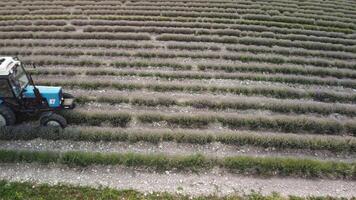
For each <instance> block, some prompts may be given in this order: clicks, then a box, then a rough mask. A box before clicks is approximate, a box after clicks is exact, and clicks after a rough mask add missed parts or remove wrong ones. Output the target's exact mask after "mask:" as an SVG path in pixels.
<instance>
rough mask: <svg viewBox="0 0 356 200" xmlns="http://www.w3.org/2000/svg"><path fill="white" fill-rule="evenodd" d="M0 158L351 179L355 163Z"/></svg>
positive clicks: (4, 154) (1, 154)
mask: <svg viewBox="0 0 356 200" xmlns="http://www.w3.org/2000/svg"><path fill="white" fill-rule="evenodd" d="M0 162H5V163H12V162H29V163H32V162H38V163H43V164H49V163H59V164H65V165H69V166H82V167H85V166H89V165H98V164H99V165H123V166H128V167H145V168H151V169H155V170H158V171H162V170H171V169H175V170H184V171H186V170H188V171H189V170H190V171H201V170H207V169H211V168H213V167H217V166H218V167H221V168H224V169H227V170H229V171H231V172H232V173H239V174H249V175H250V174H253V175H259V176H276V175H278V176H299V177H306V178H314V177H327V178H333V179H355V178H356V177H355V168H356V164H355V163H343V162H333V161H318V160H310V159H295V158H272V157H270V158H269V157H266V158H257V157H247V156H236V157H225V158H221V159H216V158H208V157H205V156H203V155H200V154H196V155H189V156H166V155H161V154H151V155H145V154H136V153H111V154H107V153H91V152H65V153H57V152H44V151H41V152H38V151H14V150H0Z"/></svg>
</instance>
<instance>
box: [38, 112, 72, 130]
mask: <svg viewBox="0 0 356 200" xmlns="http://www.w3.org/2000/svg"><path fill="white" fill-rule="evenodd" d="M40 124H41V126H48V127H60V128H65V127H66V126H67V120H66V119H65V118H64V117H62V116H61V115H58V114H56V113H44V114H43V115H42V116H41V118H40Z"/></svg>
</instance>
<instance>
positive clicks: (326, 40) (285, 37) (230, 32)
mask: <svg viewBox="0 0 356 200" xmlns="http://www.w3.org/2000/svg"><path fill="white" fill-rule="evenodd" d="M83 31H84V32H94V33H95V32H146V33H156V34H162V33H167V34H169V33H170V34H194V35H219V36H235V37H245V36H250V37H252V36H253V37H258V38H261V37H262V38H271V39H283V40H290V41H307V42H309V41H312V42H320V43H330V44H339V45H340V44H342V45H345V46H351V45H355V44H356V40H353V39H343V38H330V37H315V36H308V35H300V34H288V35H283V34H274V33H271V32H262V33H260V32H247V31H244V30H243V31H241V30H236V29H234V30H232V29H214V30H211V29H201V28H200V29H196V28H175V27H163V26H159V27H156V26H147V25H146V26H145V27H140V26H128V25H126V26H88V27H84V29H83ZM325 45H327V44H325ZM345 48H347V47H345Z"/></svg>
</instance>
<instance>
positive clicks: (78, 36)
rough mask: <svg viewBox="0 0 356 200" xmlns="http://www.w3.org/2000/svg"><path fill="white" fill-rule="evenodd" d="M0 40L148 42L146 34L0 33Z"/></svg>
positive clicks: (148, 38) (148, 37)
mask: <svg viewBox="0 0 356 200" xmlns="http://www.w3.org/2000/svg"><path fill="white" fill-rule="evenodd" d="M0 37H1V38H2V39H61V40H64V39H106V40H150V39H151V37H150V36H149V35H147V34H133V33H130V34H112V33H100V34H90V33H20V32H15V33H0Z"/></svg>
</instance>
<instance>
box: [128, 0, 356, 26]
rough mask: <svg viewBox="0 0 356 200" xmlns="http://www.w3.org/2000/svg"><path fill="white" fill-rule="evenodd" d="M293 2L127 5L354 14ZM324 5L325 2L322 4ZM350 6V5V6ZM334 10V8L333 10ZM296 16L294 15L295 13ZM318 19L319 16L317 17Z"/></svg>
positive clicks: (341, 18)
mask: <svg viewBox="0 0 356 200" xmlns="http://www.w3.org/2000/svg"><path fill="white" fill-rule="evenodd" d="M290 5H291V3H290V2H288V3H287V2H286V3H284V4H283V5H275V3H273V2H266V3H264V2H249V3H247V2H238V4H236V2H230V3H220V2H186V3H182V2H176V1H175V2H167V1H160V2H153V1H150V2H139V3H138V2H130V3H128V4H127V6H180V7H189V8H220V9H228V10H235V9H255V10H263V11H272V10H274V11H275V10H278V11H280V12H279V13H278V14H280V13H281V12H283V14H285V13H284V12H286V11H288V12H289V13H291V14H295V13H301V14H302V15H303V14H307V13H318V14H319V16H333V17H334V18H333V20H331V21H342V22H343V21H344V18H347V17H349V18H347V19H352V17H353V15H352V13H349V14H346V13H342V11H345V10H341V13H334V12H330V10H328V12H325V11H323V10H321V9H320V5H319V6H317V7H307V8H305V7H304V8H303V9H300V8H299V7H290ZM322 5H324V4H322ZM349 7H350V6H349ZM333 11H334V10H333ZM268 13H269V14H272V13H271V12H268ZM293 16H294V15H293ZM317 19H318V18H317ZM345 22H352V21H350V20H347V21H345Z"/></svg>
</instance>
